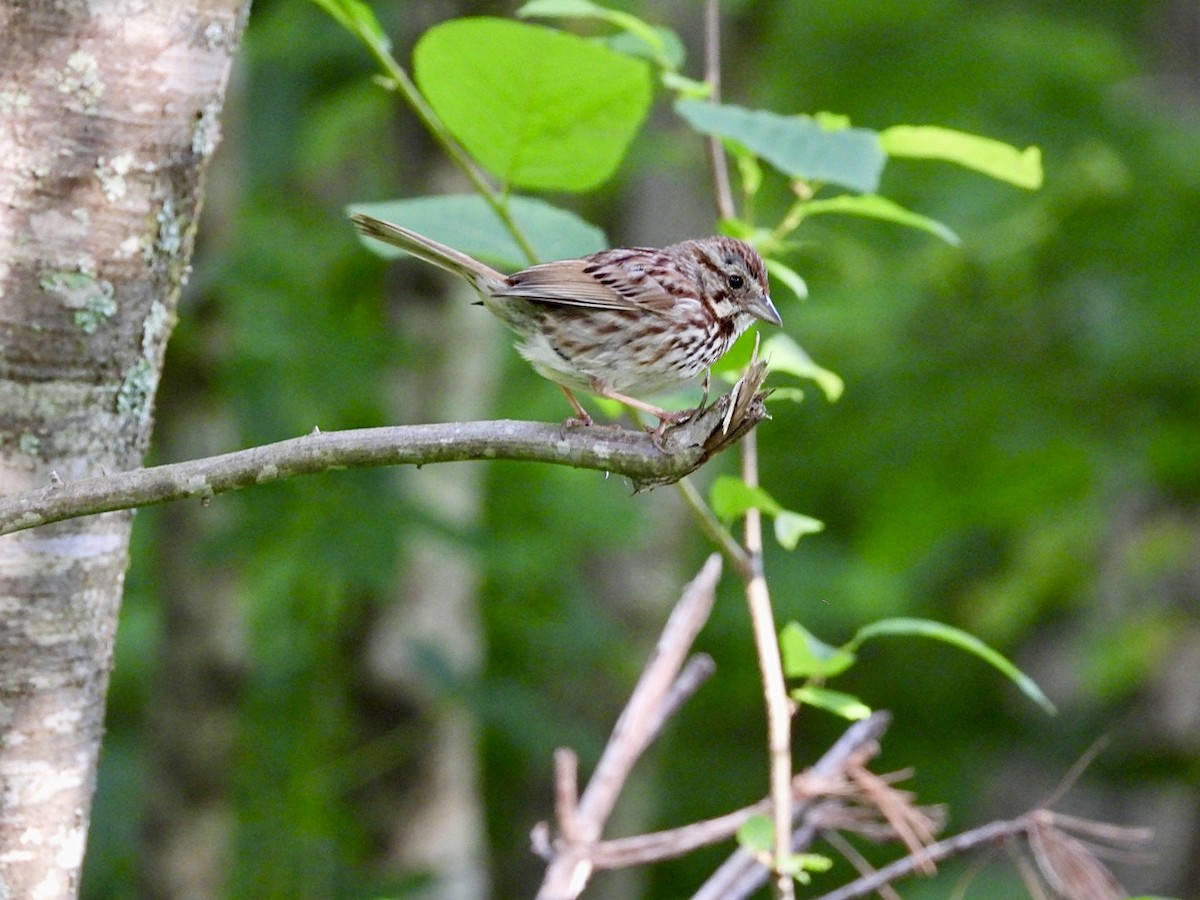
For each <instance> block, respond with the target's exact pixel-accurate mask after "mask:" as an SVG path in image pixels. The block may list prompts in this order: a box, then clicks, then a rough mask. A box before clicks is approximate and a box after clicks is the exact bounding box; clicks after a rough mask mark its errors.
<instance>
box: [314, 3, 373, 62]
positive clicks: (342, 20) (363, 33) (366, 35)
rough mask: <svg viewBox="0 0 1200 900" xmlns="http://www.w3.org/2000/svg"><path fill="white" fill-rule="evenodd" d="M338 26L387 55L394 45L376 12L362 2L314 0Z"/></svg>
mask: <svg viewBox="0 0 1200 900" xmlns="http://www.w3.org/2000/svg"><path fill="white" fill-rule="evenodd" d="M313 2H314V3H316V4H317V6H319V7H321V9H323V10H325V12H327V13H329V15H330V16H332V17H333V18H334V19H335V20H336V21H337V22H338V24H340V25H341V26H342V27H343V28H345V29H346V30H347V31H349V32H350V33H351V34H353V35H354V36H356V37H357V38H358V39H359V40H361V41H363V42H364V43H365V44H367V45H369V46H373V47H375V48H377V49H378V50H380V51H382V52H384V53H386V52H388V51H389V50H390V49H391V46H392V43H391V41H389V40H388V36H387V34H385V33H384V30H383V28H382V27H380V25H379V20H378V19H376V18H375V12H374V10H372V9H371V7H370V6H368V5H367V4H366V3H363V2H362V0H313Z"/></svg>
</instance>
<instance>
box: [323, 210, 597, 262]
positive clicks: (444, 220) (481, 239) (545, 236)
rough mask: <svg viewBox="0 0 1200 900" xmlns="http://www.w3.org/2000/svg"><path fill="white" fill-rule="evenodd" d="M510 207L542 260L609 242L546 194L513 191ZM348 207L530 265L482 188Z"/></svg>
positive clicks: (482, 255)
mask: <svg viewBox="0 0 1200 900" xmlns="http://www.w3.org/2000/svg"><path fill="white" fill-rule="evenodd" d="M508 210H509V214H510V215H511V216H512V217H513V219H514V221H515V222H516V223H517V226H518V227H519V228H520V229H521V232H522V233H523V234H524V235H525V236H526V238H528V240H529V242H530V244H531V245H532V246H533V249H534V251H535V252H536V253H537V257H538V259H539V260H553V259H570V258H571V257H575V256H586V255H587V254H588V253H595V252H596V251H597V250H602V249H604V248H605V247H607V246H608V244H607V242H606V240H605V237H604V232H603V231H601V230H600V229H599V228H597V227H596V226H594V225H591V224H589V223H588V222H585V221H584V220H583V219H581V218H579V217H578V216H576V215H575V214H574V213H572V212H568V211H566V210H564V209H559V208H558V207H556V206H551V205H550V204H549V203H546V202H545V201H544V200H535V199H533V198H530V197H510V198H509V201H508ZM347 211H348V212H350V213H356V212H363V213H368V214H370V215H372V216H375V217H377V218H380V219H386V220H387V221H389V222H395V223H396V224H397V225H403V226H404V227H405V228H411V229H412V230H413V231H418V232H420V233H421V234H424V235H428V236H429V237H431V238H433V239H434V240H437V241H441V242H442V243H443V244H449V245H450V246H451V247H455V248H457V249H459V250H461V251H463V252H464V253H469V254H470V255H471V256H474V257H476V258H478V259H482V260H484V261H486V262H489V263H491V264H492V265H495V266H497V267H499V268H502V269H519V268H524V267H525V266H527V265H529V260H527V259H526V258H525V255H524V254H523V253H522V252H521V249H520V248H519V247H518V246H517V244H516V243H515V242H514V241H513V239H512V236H511V235H510V234H509V233H508V230H507V229H506V228H505V227H504V224H503V223H502V222H501V221H500V218H499V217H498V216H497V215H496V214H495V212H493V211H492V208H491V207H490V206H488V205H487V204H486V203H485V202H484V201H483V198H482V197H480V196H478V195H477V194H451V195H443V196H437V197H415V198H413V199H411V200H387V201H383V202H381V203H355V204H353V205H352V206H349V207H347ZM346 227H347V228H349V227H350V225H349V223H347V225H346ZM362 240H363V243H365V244H366V245H367V246H368V247H370V248H371V249H372V250H373V251H374V252H376V253H378V254H379V255H380V256H387V257H396V256H401V255H403V251H402V250H399V249H397V248H395V247H392V246H391V245H389V244H384V243H383V242H381V241H377V240H375V239H373V238H366V237H364V238H362Z"/></svg>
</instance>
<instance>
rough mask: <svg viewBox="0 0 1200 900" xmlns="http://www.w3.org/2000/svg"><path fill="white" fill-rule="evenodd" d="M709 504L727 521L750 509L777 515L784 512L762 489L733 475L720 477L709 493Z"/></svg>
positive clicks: (719, 516) (714, 482)
mask: <svg viewBox="0 0 1200 900" xmlns="http://www.w3.org/2000/svg"><path fill="white" fill-rule="evenodd" d="M708 502H709V504H710V505H711V506H712V508H713V512H714V513H716V514H717V518H720V519H725V520H727V521H729V520H732V519H736V518H738V517H739V516H743V515H745V514H746V510H749V509H761V510H762V511H763V512H765V513H769V514H771V515H775V514H776V513H780V512H783V507H781V506H780V505H779V504H778V503H777V502H776V501H775V498H774V497H772V496H771V495H770V494H768V493H767V492H766V491H764V490H763V489H762V488H760V487H752V486H750V485H748V484H746V482H744V481H742V479H740V478H734V477H733V476H732V475H718V476H717V478H716V479H715V480H714V481H713V483H712V487H711V488H709V491H708Z"/></svg>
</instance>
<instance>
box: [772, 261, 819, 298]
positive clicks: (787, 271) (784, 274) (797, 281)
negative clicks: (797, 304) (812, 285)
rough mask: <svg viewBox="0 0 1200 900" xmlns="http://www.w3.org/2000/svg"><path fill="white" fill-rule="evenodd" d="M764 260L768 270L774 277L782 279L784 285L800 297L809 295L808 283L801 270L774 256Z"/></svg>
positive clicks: (778, 279)
mask: <svg viewBox="0 0 1200 900" xmlns="http://www.w3.org/2000/svg"><path fill="white" fill-rule="evenodd" d="M763 262H764V263H766V264H767V272H768V273H769V274H770V275H771V277H772V278H774V279H776V280H777V281H782V282H783V284H784V286H785V287H786V288H787V289H788V290H789V291H791V292H792V293H793V294H795V295H796V296H797V297H798V298H799V299H801V300H804V299H806V298H807V297H808V285H807V284H805V283H804V279H803V278H802V277H800V273H799V272H797V271H796V270H795V269H793V268H791V267H790V266H787V265H785V264H783V263H781V262H780V261H779V260H777V259H774V258H773V257H767V258H765V259H764V260H763Z"/></svg>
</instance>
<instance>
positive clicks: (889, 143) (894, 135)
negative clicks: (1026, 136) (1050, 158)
mask: <svg viewBox="0 0 1200 900" xmlns="http://www.w3.org/2000/svg"><path fill="white" fill-rule="evenodd" d="M879 141H880V143H881V144H882V146H883V149H884V150H885V151H886V152H887V154H888V156H893V157H895V156H907V157H912V158H918V159H941V160H945V161H946V162H952V163H957V164H958V165H960V166H965V167H966V168H968V169H974V170H975V171H976V172H982V173H983V174H984V175H989V176H991V177H992V178H996V179H999V180H1000V181H1007V182H1008V183H1009V184H1015V185H1016V186H1017V187H1023V188H1028V189H1030V190H1036V189H1037V188H1040V187H1041V186H1042V151H1041V149H1040V148H1038V147H1026V148H1025V149H1024V150H1019V149H1017V148H1016V147H1014V146H1012V145H1011V144H1005V143H1004V142H1003V141H997V140H993V139H992V138H986V137H980V136H979V135H977V134H967V133H966V132H963V131H955V130H954V129H952V128H940V127H938V126H936V125H895V126H893V127H891V128H888V129H886V130H885V131H882V132H880V134H879Z"/></svg>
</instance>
